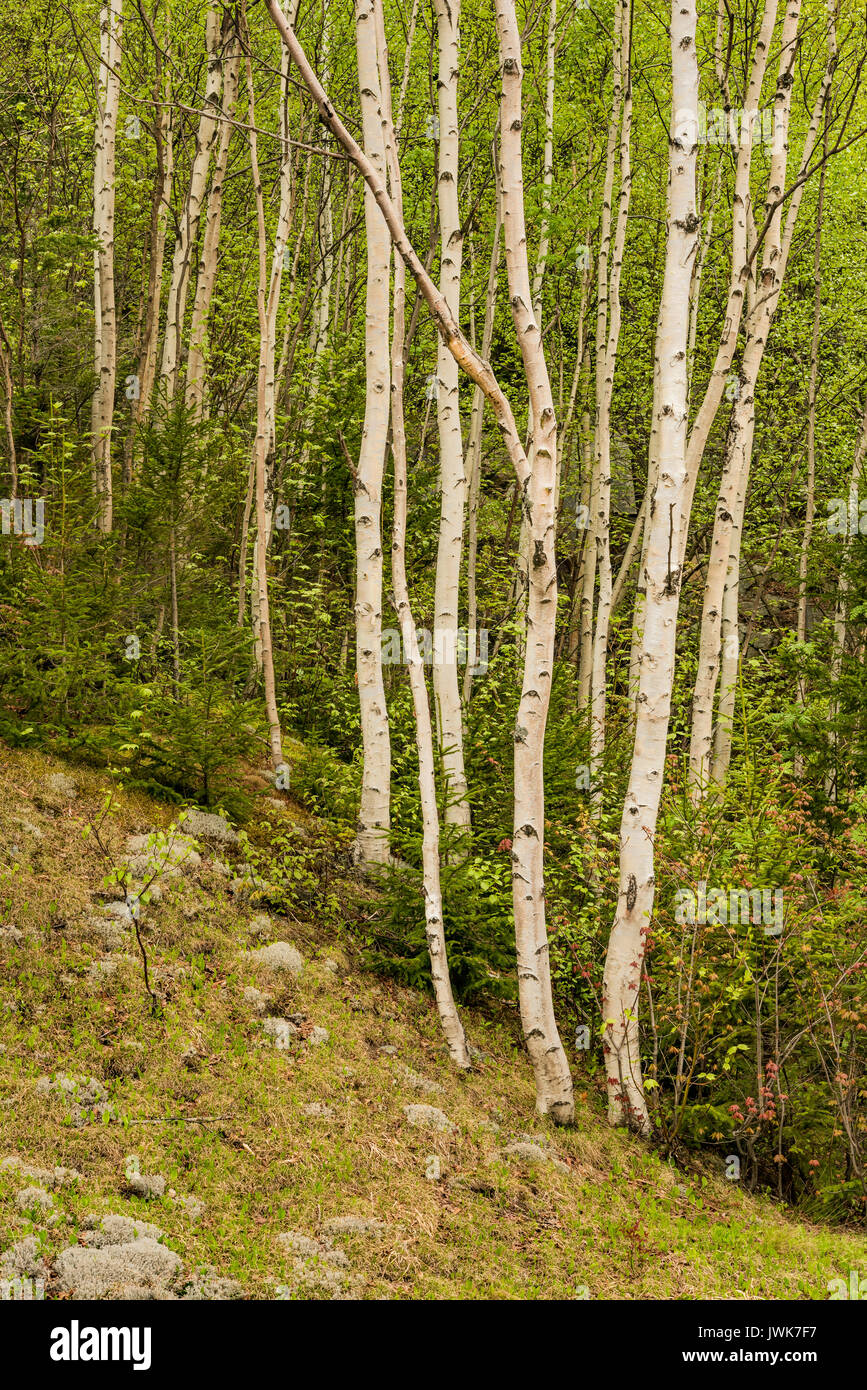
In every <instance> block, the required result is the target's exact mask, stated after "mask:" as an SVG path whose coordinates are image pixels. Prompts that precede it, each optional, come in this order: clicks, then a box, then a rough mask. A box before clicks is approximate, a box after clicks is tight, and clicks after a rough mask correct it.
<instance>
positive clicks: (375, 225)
mask: <svg viewBox="0 0 867 1390" xmlns="http://www.w3.org/2000/svg"><path fill="white" fill-rule="evenodd" d="M355 30H356V47H357V52H358V86H359V91H360V93H361V115H362V127H363V132H364V149H365V153H366V154H367V156H368V158H369V160H370V162H371V164H372V165H373V167H374V168H375V170H376V173H377V174H378V176H379V178H380V179H382V180H383V181H384V180H385V176H386V167H385V142H384V139H383V130H382V111H381V107H380V99H379V72H378V66H377V54H376V22H375V12H374V4H373V0H355ZM364 225H365V229H366V233H367V298H366V307H365V335H364V337H365V370H366V390H365V402H364V427H363V431H362V436H361V450H360V452H359V455H358V471H357V476H356V481H355V544H356V579H355V584H356V588H355V650H356V669H357V673H358V698H359V701H360V704H361V737H362V743H363V745H364V770H363V774H362V784H361V805H360V807H359V812H358V841H357V845H358V855H359V858H360V860H361V862H362V863H368V864H371V863H379V864H385V863H387V862H388V859H389V843H388V834H389V820H390V810H389V807H390V783H391V743H390V739H389V728H388V712H387V710H386V704H385V688H384V685H383V680H382V475H383V466H384V462H385V450H386V441H387V437H388V417H389V387H390V362H389V342H388V337H389V334H388V326H389V270H390V267H391V239H390V237H389V235H388V228H387V227H386V225H385V223H384V221H383V219H382V216H381V214H380V211H379V208H378V207H377V206H376V202H375V200H374V197H373V195H372V193H371V192H370V191H369V190H368V189H365V191H364Z"/></svg>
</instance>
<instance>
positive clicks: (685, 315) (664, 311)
mask: <svg viewBox="0 0 867 1390" xmlns="http://www.w3.org/2000/svg"><path fill="white" fill-rule="evenodd" d="M670 39H671V71H672V121H671V134H670V137H669V183H668V232H667V239H666V257H665V274H664V279H663V286H662V301H661V305H660V311H659V321H658V328H657V341H656V362H657V371H656V379H655V383H654V385H655V390H654V414H655V417H656V427H657V441H656V455H657V464H658V474H657V481H656V485H655V488H654V490H653V492H652V494H651V498H650V509H649V516H648V521H647V526H646V535H647V552H646V584H647V592H646V610H645V622H644V635H643V643H642V648H641V661H640V674H639V685H638V699H637V712H636V721H635V744H634V748H633V754H632V764H631V767H630V773H629V785H628V789H627V793H626V799H625V802H624V806H623V817H622V820H621V825H620V881H619V889H618V899H617V913H616V916H615V919H614V926H613V928H612V931H611V938H610V941H609V945H608V953H607V957H606V961H605V971H604V975H603V984H602V1016H603V1026H604V1028H605V1032H604V1053H605V1068H606V1073H607V1079H608V1095H609V1112H608V1113H609V1121H610V1122H611V1123H612V1124H627V1125H630V1126H631V1127H634V1128H636V1129H638V1130H639V1131H640V1132H642V1133H646V1132H647V1131H648V1130H649V1128H650V1119H649V1115H648V1110H647V1102H646V1099H645V1093H644V1086H643V1082H642V1076H641V1059H640V1052H639V1036H638V999H639V991H640V988H641V979H642V972H643V962H644V952H645V936H646V932H647V928H648V926H649V924H650V918H651V914H652V911H653V900H654V883H655V879H654V839H655V836H656V822H657V816H658V812H659V798H660V794H661V790H662V778H663V772H664V768H665V749H666V740H667V736H668V723H669V715H670V710H671V690H672V682H673V679H674V659H675V641H676V627H677V613H678V605H679V598H680V584H681V567H680V565H679V564H678V562H677V550H676V542H677V536H678V532H679V527H680V512H681V508H682V506H683V503H684V497H685V489H686V435H687V411H688V404H687V386H688V384H687V339H688V321H689V288H690V282H691V279H692V272H693V261H694V258H695V256H696V254H697V249H698V232H699V227H700V222H699V218H698V215H697V211H696V151H697V146H698V128H697V110H698V62H697V57H696V43H695V39H696V7H695V0H673V3H672V9H671V23H670Z"/></svg>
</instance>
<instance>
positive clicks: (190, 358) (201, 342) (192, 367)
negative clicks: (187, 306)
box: [186, 34, 241, 421]
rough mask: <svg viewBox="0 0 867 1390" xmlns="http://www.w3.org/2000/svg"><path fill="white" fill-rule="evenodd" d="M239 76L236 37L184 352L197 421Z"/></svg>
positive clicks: (228, 53) (227, 56)
mask: <svg viewBox="0 0 867 1390" xmlns="http://www.w3.org/2000/svg"><path fill="white" fill-rule="evenodd" d="M240 76H241V54H240V51H239V49H238V42H237V37H236V36H235V35H234V34H233V35H231V36H229V37H228V38H227V43H226V47H225V49H224V54H223V97H222V107H221V116H222V119H221V121H220V131H219V141H218V144H217V153H216V156H215V158H214V176H213V178H212V180H211V187H210V190H209V192H208V204H207V208H206V210H205V234H204V237H203V238H202V254H201V256H200V258H199V274H198V279H197V281H196V297H195V300H194V301H193V312H192V316H191V319H190V348H189V353H188V354H187V380H186V403H187V408H188V409H189V410H191V411H192V414H193V419H194V420H196V421H198V420H201V419H202V418H203V417H204V415H205V413H206V409H207V403H206V389H205V378H206V363H207V340H208V320H209V318H210V313H211V302H212V300H213V297H214V289H215V287H216V284H217V255H218V252H219V247H220V231H221V229H222V220H223V184H224V182H225V179H226V169H227V167H228V162H229V146H230V143H231V139H232V129H233V123H232V117H233V115H234V113H235V103H236V102H237V100H238V87H239V83H240Z"/></svg>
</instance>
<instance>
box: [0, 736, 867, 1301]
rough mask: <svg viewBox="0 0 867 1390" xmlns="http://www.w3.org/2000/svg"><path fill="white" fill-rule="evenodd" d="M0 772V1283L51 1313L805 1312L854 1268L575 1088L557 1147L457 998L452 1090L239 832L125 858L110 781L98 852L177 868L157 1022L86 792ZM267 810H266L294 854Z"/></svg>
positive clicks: (156, 911) (342, 948)
mask: <svg viewBox="0 0 867 1390" xmlns="http://www.w3.org/2000/svg"><path fill="white" fill-rule="evenodd" d="M0 759H2V762H3V769H2V773H0V1279H3V1278H5V1279H7V1280H12V1279H15V1278H16V1277H21V1278H25V1279H26V1278H28V1277H29V1278H31V1279H35V1278H41V1279H42V1280H43V1283H44V1289H45V1295H46V1296H47V1297H49V1298H51V1297H59V1298H70V1297H71V1298H76V1297H78V1298H81V1297H88V1296H90V1297H104V1298H110V1297H137V1296H148V1297H158V1298H176V1297H187V1298H208V1297H247V1298H253V1299H275V1298H301V1299H305V1298H317V1299H318V1298H335V1297H337V1298H347V1297H349V1298H371V1299H377V1298H381V1299H382V1298H386V1299H387V1298H407V1297H411V1298H421V1299H443V1298H445V1299H449V1298H480V1299H495V1298H503V1299H512V1298H544V1299H552V1298H567V1299H575V1298H607V1299H642V1298H648V1299H650V1298H666V1299H701V1298H712V1299H744V1298H763V1299H781V1298H800V1299H824V1298H827V1296H828V1292H827V1286H828V1281H829V1280H831V1279H834V1278H837V1277H842V1278H844V1279H846V1280H848V1276H849V1270H850V1269H859V1268H860V1269H861V1270H864V1269H867V1240H865V1238H864V1237H863V1236H862V1235H859V1234H857V1233H851V1232H841V1231H834V1230H829V1229H822V1228H818V1227H814V1226H810V1225H808V1224H805V1223H803V1222H799V1221H796V1220H794V1219H791V1218H790V1217H789V1216H788V1215H787V1214H786V1213H785V1212H784V1211H783V1210H781V1209H780V1208H778V1207H776V1206H775V1205H774V1204H773V1203H771V1202H770V1201H768V1200H765V1199H761V1198H755V1197H751V1196H750V1195H749V1194H747V1193H745V1192H742V1191H741V1190H739V1188H738V1185H737V1183H732V1182H728V1181H726V1179H725V1177H724V1176H723V1173H722V1170H721V1167H717V1168H714V1169H713V1171H711V1170H709V1169H708V1168H707V1167H706V1166H702V1165H700V1164H698V1163H694V1164H692V1165H691V1166H689V1167H687V1168H683V1167H677V1166H675V1165H674V1164H673V1163H670V1162H666V1161H663V1160H662V1159H661V1158H660V1157H659V1156H658V1155H656V1154H655V1153H653V1152H652V1151H649V1150H648V1149H647V1148H646V1147H644V1146H643V1145H642V1144H640V1143H638V1142H637V1141H636V1140H634V1139H632V1138H630V1137H629V1136H628V1135H626V1134H624V1133H619V1132H615V1131H612V1130H610V1129H608V1128H607V1127H606V1125H605V1123H604V1120H603V1116H602V1114H601V1109H600V1103H599V1099H598V1097H597V1096H596V1094H595V1091H594V1092H593V1093H592V1094H591V1093H590V1092H588V1091H582V1090H581V1089H580V1081H579V1103H578V1113H577V1123H576V1125H575V1127H574V1129H570V1130H568V1131H563V1130H559V1131H558V1130H555V1129H554V1128H553V1127H552V1126H550V1125H549V1124H548V1122H547V1121H543V1120H540V1119H539V1118H538V1117H536V1116H535V1114H534V1092H533V1085H532V1078H531V1075H530V1070H529V1066H528V1064H527V1061H526V1058H525V1056H524V1055H523V1053H522V1052H521V1051H520V1049H519V1047H518V1045H517V1044H518V1040H517V1038H516V1035H515V1030H514V1028H509V1027H507V1026H506V1025H504V1024H503V1023H500V1022H492V1021H491V1020H490V1019H489V1018H486V1017H484V1016H482V1015H481V1014H477V1013H474V1012H473V1011H472V1010H464V1017H465V1020H466V1023H467V1029H468V1035H469V1037H470V1039H471V1041H472V1043H473V1044H474V1046H475V1048H476V1049H477V1050H478V1056H477V1060H476V1065H475V1067H474V1069H473V1071H472V1072H471V1073H470V1074H468V1075H459V1074H457V1073H456V1072H455V1070H454V1068H453V1067H452V1066H451V1065H450V1063H449V1060H448V1056H447V1054H446V1052H445V1051H444V1048H443V1045H442V1043H441V1040H440V1033H439V1028H438V1023H437V1018H436V1014H435V1011H434V1009H433V1005H432V1003H431V1001H430V1000H429V999H428V998H427V997H425V996H423V995H421V994H419V993H416V992H413V991H411V990H408V989H404V988H402V987H399V986H396V985H394V984H391V983H389V982H383V981H382V980H380V979H377V978H376V977H375V976H373V975H371V974H370V973H367V972H365V971H363V970H362V969H361V966H360V962H359V959H358V957H357V955H356V954H355V948H354V947H353V946H352V944H351V942H349V941H347V939H346V937H345V935H344V936H341V937H339V938H338V937H337V936H336V934H334V933H331V935H330V936H328V935H326V934H324V932H323V929H322V928H321V927H320V926H319V925H317V923H315V922H296V921H289V920H284V919H282V918H280V917H277V916H274V915H272V916H270V917H266V916H265V915H264V914H263V913H262V911H261V909H259V908H257V907H256V906H255V905H254V903H253V902H251V900H250V896H249V882H248V881H245V878H244V872H243V869H242V868H239V858H241V857H242V855H241V851H242V850H243V844H242V845H241V846H240V847H239V846H238V845H237V844H227V843H219V841H217V842H214V841H213V840H210V839H209V838H208V837H207V835H202V834H199V836H198V838H197V847H196V848H194V847H193V846H192V845H191V844H190V843H189V842H188V841H187V840H185V839H184V838H183V837H181V838H179V839H174V840H173V841H172V843H171V846H169V845H168V844H167V845H166V846H165V847H164V849H165V852H162V851H160V849H159V846H157V848H156V849H155V848H154V843H153V835H152V834H151V838H150V840H149V841H143V840H141V839H139V840H137V841H136V840H134V841H133V842H132V844H130V842H129V837H130V836H136V835H137V836H144V835H148V834H149V833H151V832H156V831H158V830H159V829H161V828H162V829H163V830H165V829H166V828H167V827H168V826H169V824H170V821H171V812H170V810H169V808H167V806H166V805H165V804H163V803H160V802H157V801H154V800H151V799H150V798H148V797H147V796H144V795H141V794H136V793H126V792H123V791H121V792H120V793H119V794H118V796H117V798H116V806H115V810H114V811H113V812H112V814H111V815H109V816H108V817H106V818H105V820H104V821H103V822H102V826H101V828H100V830H99V839H101V840H102V843H103V845H104V846H105V849H106V851H107V853H108V856H109V858H110V859H111V860H113V861H114V862H116V863H120V862H122V861H125V860H131V863H132V867H133V870H134V872H135V873H136V874H138V877H139V880H140V881H146V878H147V877H149V874H150V872H151V870H150V868H149V865H151V864H154V863H156V862H159V863H164V862H165V861H166V854H168V855H169V857H170V859H173V860H175V861H177V862H175V863H174V864H169V863H166V867H167V869H168V871H169V872H168V873H167V874H164V876H163V877H162V878H161V879H160V880H159V881H158V884H159V888H160V889H161V892H160V893H159V899H160V900H159V902H152V903H150V904H148V905H147V906H146V907H145V908H144V909H143V910H142V917H141V919H140V926H141V933H142V940H143V941H144V942H145V945H146V950H147V956H148V967H149V978H150V983H151V986H152V988H153V991H154V994H155V995H156V998H157V1000H158V1008H157V1010H156V1012H154V1011H153V1009H152V1005H151V999H150V997H149V995H148V993H147V990H146V988H145V983H144V978H143V969H142V960H141V955H140V952H139V948H138V945H137V942H136V937H135V932H134V927H133V922H132V919H131V917H130V915H129V912H128V911H127V908H126V906H125V903H124V901H123V895H122V892H121V890H120V889H113V888H112V887H111V886H107V885H106V883H105V875H106V867H107V861H106V860H105V858H104V856H103V854H102V852H101V851H100V849H99V846H98V844H97V837H96V835H95V834H94V832H93V831H92V830H91V832H89V833H87V834H85V833H84V832H85V829H86V826H87V825H88V823H89V822H90V823H92V822H93V821H97V822H98V821H99V816H100V811H101V808H102V806H103V804H104V801H105V796H106V792H107V790H108V788H109V786H110V779H109V777H108V775H107V774H106V773H100V772H96V771H93V770H88V769H85V770H82V769H79V768H77V767H76V768H71V767H69V766H66V765H64V764H61V763H60V762H58V761H55V760H52V759H49V758H47V757H45V756H42V755H38V754H33V753H22V752H13V751H10V750H9V749H5V748H2V747H0ZM263 798H264V793H263ZM283 801H284V807H285V809H284V810H281V811H277V810H276V809H275V805H276V803H275V799H274V798H273V793H271V794H270V797H269V799H268V802H267V805H268V808H269V810H268V815H269V816H270V817H271V818H272V819H280V820H281V822H282V824H283V828H284V830H286V829H289V831H290V833H291V827H292V825H295V826H296V831H295V833H297V834H298V835H299V836H301V837H303V836H304V835H305V833H306V831H305V827H304V813H303V812H301V811H300V810H299V808H297V807H296V806H294V805H293V803H292V802H291V801H289V799H288V798H284V799H283ZM205 829H208V825H207V824H206V825H205ZM216 833H218V834H219V827H218V828H217V831H216ZM155 856H156V858H155ZM275 943H284V944H283V945H282V946H280V945H277V946H276V947H275V945H274V944H275ZM269 944H270V945H271V947H272V949H271V950H270V951H269V950H268V949H267V947H268V945H269ZM263 948H265V949H264V956H263V955H262V954H259V955H257V954H256V953H257V952H262V951H263ZM108 1217H111V1218H112V1219H110V1220H109V1219H107V1218H108ZM3 1252H5V1253H3ZM6 1296H9V1295H8V1294H7V1295H6Z"/></svg>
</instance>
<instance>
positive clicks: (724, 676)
mask: <svg viewBox="0 0 867 1390" xmlns="http://www.w3.org/2000/svg"><path fill="white" fill-rule="evenodd" d="M836 4H837V0H830V3H829V5H828V22H827V45H828V59H827V64H826V67H825V73H824V76H823V79H822V83H821V86H820V88H819V92H818V95H817V97H816V100H815V103H814V106H813V112H812V116H811V119H810V124H809V127H808V129H807V133H806V136H805V139H804V146H803V150H802V152H801V161H800V169H799V175H802V174H804V172H805V170H806V169H807V168H808V167H809V165H810V161H811V158H812V154H813V150H814V149H815V145H816V140H817V138H818V134H819V127H820V123H821V120H822V114H823V112H824V110H825V105H826V102H827V100H828V97H829V94H830V90H831V83H832V81H833V76H834V70H835V68H836V63H837V23H836V21H837V9H836ZM784 27H785V26H784ZM788 111H789V108H786V116H785V122H784V123H783V124H782V127H781V129H782V138H781V136H780V133H779V128H778V133H777V139H778V140H779V141H780V145H781V147H784V149H781V170H780V174H779V182H777V179H776V178H775V172H774V168H773V160H772V169H771V186H772V188H776V190H777V191H776V194H775V197H774V201H776V198H779V197H780V196H781V195H782V193H783V191H784V189H785V186H786V185H785V177H786V173H785V171H786V164H787V155H788V138H789V137H788V131H789V116H788ZM804 188H805V181H804V182H800V183H798V186H797V187H796V188H795V189H794V191H793V193H792V195H791V198H790V199H789V204H788V211H787V213H786V223H785V230H784V232H783V235H782V239H781V240H780V239H779V231H778V227H779V224H778V222H777V218H778V216H779V215H781V210H780V209H778V208H776V207H773V206H772V207H770V208H769V209H768V212H767V214H766V218H765V225H766V226H767V228H768V234H767V237H766V240H765V243H764V253H765V254H764V256H763V258H762V271H761V276H760V281H759V284H758V285H757V293H756V298H755V302H754V303H753V304H752V305H751V306H750V312H749V318H748V323H747V346H746V348H745V350H744V362H745V363H746V361H747V357H748V356H749V370H744V369H742V372H741V377H742V380H741V392H740V396H739V398H738V401H737V402H736V407H737V406H741V405H742V406H743V412H744V414H746V415H748V417H749V418H748V421H747V428H746V429H745V430H744V432H743V435H740V434H738V436H737V438H736V440H735V446H736V448H737V449H738V450H739V451H740V452H741V458H740V460H739V467H740V476H739V479H738V485H737V488H736V491H735V513H734V517H733V521H732V527H731V532H730V548H729V557H728V564H727V566H726V576H725V584H724V588H723V595H722V622H721V647H722V655H721V661H720V694H719V704H718V710H717V725H716V730H715V734H714V743H713V759H712V763H711V770H710V780H711V782H712V783H714V784H715V785H722V784H723V783H724V782H725V779H726V775H727V773H728V766H729V761H730V758H731V746H732V728H733V724H734V706H735V694H736V687H737V676H738V669H739V663H740V650H739V640H738V610H739V603H738V600H739V592H740V548H741V533H742V529H743V518H744V509H745V505H746V493H747V487H748V485H749V476H750V464H751V460H752V441H753V432H754V427H755V391H756V385H757V382H758V375H759V370H760V368H761V364H762V359H763V357H764V352H765V348H766V346H767V341H768V335H769V333H770V329H771V325H772V323H773V320H774V315H775V314H776V311H777V307H778V305H779V302H780V293H781V290H782V285H783V279H784V277H785V273H786V266H787V265H788V260H789V252H790V250H791V245H792V237H793V235H794V231H795V224H796V222H797V220H798V213H799V211H800V207H801V200H802V197H803V193H804ZM775 237H776V239H777V247H778V251H777V255H776V257H775V260H774V261H773V262H771V263H769V262H768V260H767V257H768V251H769V243H770V244H771V245H773V244H774V239H775ZM760 290H761V291H763V292H762V293H759V291H760ZM751 343H752V344H753V351H752V352H751V351H750V346H751Z"/></svg>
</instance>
